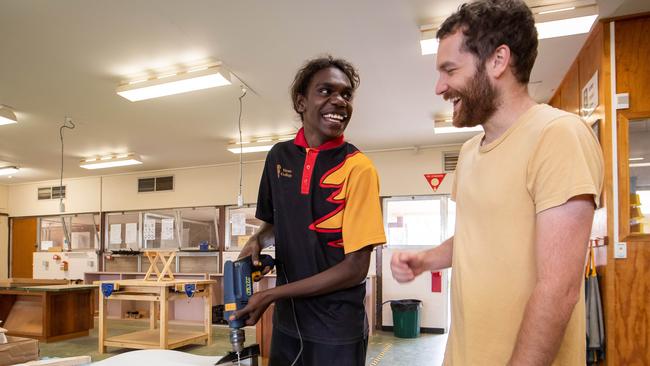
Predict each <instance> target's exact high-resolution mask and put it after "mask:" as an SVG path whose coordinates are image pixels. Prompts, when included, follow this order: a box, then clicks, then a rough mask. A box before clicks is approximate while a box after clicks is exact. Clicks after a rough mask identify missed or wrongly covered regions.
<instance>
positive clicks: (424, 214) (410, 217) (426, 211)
mask: <svg viewBox="0 0 650 366" xmlns="http://www.w3.org/2000/svg"><path fill="white" fill-rule="evenodd" d="M455 214H456V206H455V204H454V202H453V201H451V200H450V199H449V196H447V195H436V196H409V197H390V198H384V224H385V226H386V235H387V240H388V245H391V246H393V245H427V246H434V245H439V244H440V243H442V242H443V241H444V240H445V239H447V238H448V237H450V236H452V235H453V232H454V223H455V222H454V219H455Z"/></svg>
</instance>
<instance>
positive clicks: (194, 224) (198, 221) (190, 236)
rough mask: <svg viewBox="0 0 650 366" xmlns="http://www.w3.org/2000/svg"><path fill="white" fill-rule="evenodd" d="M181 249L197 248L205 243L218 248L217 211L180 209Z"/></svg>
mask: <svg viewBox="0 0 650 366" xmlns="http://www.w3.org/2000/svg"><path fill="white" fill-rule="evenodd" d="M178 213H179V216H180V220H181V222H182V225H181V248H197V247H199V245H200V244H201V242H207V243H208V244H209V245H211V246H212V247H213V248H215V249H216V248H219V240H218V239H217V238H218V237H219V235H218V234H219V230H218V227H219V225H218V222H219V210H218V209H216V208H215V207H196V208H181V209H179V210H178Z"/></svg>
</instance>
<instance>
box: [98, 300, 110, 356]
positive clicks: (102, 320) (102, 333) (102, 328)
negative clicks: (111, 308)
mask: <svg viewBox="0 0 650 366" xmlns="http://www.w3.org/2000/svg"><path fill="white" fill-rule="evenodd" d="M97 293H98V294H99V329H97V335H98V337H99V353H100V354H102V353H104V352H106V347H105V346H104V339H106V310H108V306H107V304H106V299H105V298H104V294H103V293H102V291H101V290H99V291H97Z"/></svg>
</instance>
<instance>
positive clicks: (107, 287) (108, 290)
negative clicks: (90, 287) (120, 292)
mask: <svg viewBox="0 0 650 366" xmlns="http://www.w3.org/2000/svg"><path fill="white" fill-rule="evenodd" d="M114 288H115V287H114V286H113V284H112V283H102V294H104V297H109V296H111V294H112V293H113V290H114Z"/></svg>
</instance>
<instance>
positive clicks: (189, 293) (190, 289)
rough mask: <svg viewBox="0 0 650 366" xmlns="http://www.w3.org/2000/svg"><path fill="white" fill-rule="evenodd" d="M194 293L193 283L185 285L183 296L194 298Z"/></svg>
mask: <svg viewBox="0 0 650 366" xmlns="http://www.w3.org/2000/svg"><path fill="white" fill-rule="evenodd" d="M195 292H196V285H195V284H193V283H186V284H185V295H187V297H189V298H192V296H194V293H195Z"/></svg>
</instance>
